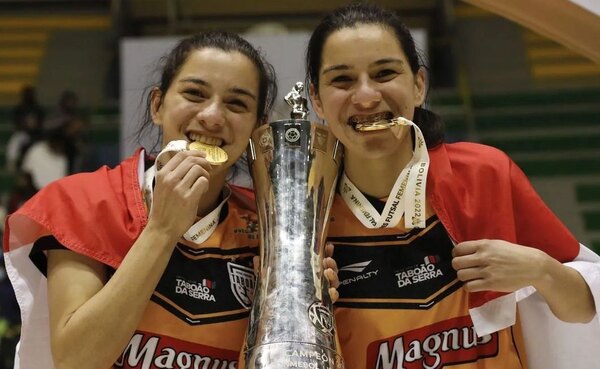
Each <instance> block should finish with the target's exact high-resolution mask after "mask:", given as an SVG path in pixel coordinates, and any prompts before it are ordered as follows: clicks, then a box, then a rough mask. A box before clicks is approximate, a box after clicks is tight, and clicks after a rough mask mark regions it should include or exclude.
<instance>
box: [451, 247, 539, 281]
mask: <svg viewBox="0 0 600 369" xmlns="http://www.w3.org/2000/svg"><path fill="white" fill-rule="evenodd" d="M452 256H453V257H454V258H453V259H452V267H453V268H454V269H455V270H456V274H457V277H458V279H459V280H461V281H463V282H464V287H465V289H466V290H467V291H470V292H475V291H499V292H514V291H516V290H518V289H520V288H523V287H526V286H530V285H531V286H534V287H535V285H536V284H538V283H539V282H540V281H541V279H542V278H543V276H544V269H543V267H544V265H545V263H546V262H547V261H548V259H551V257H550V256H548V254H546V253H544V252H543V251H541V250H538V249H535V248H532V247H527V246H521V245H516V244H514V243H510V242H506V241H501V240H476V241H466V242H461V243H459V244H458V245H456V246H455V247H454V249H453V250H452Z"/></svg>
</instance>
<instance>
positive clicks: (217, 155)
mask: <svg viewBox="0 0 600 369" xmlns="http://www.w3.org/2000/svg"><path fill="white" fill-rule="evenodd" d="M189 149H190V150H200V151H204V152H205V153H206V160H207V161H208V162H209V163H210V164H211V165H221V164H223V163H225V162H226V161H227V153H226V152H225V150H223V149H222V148H220V147H219V146H214V145H208V144H205V143H202V142H192V143H190V145H189Z"/></svg>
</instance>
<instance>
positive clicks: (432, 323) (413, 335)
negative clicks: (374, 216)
mask: <svg viewBox="0 0 600 369" xmlns="http://www.w3.org/2000/svg"><path fill="white" fill-rule="evenodd" d="M369 200H370V201H371V202H372V203H373V205H374V206H375V207H376V208H378V207H380V209H378V210H379V211H381V208H382V207H383V204H382V203H380V201H379V200H377V199H372V198H371V199H369ZM401 224H403V222H402V221H401V222H400V223H399V225H398V226H397V227H396V228H383V229H367V228H365V227H364V226H363V225H362V224H361V223H360V222H359V221H358V220H357V219H356V218H355V216H354V215H353V214H352V212H351V211H350V209H349V208H348V207H347V206H346V204H345V203H344V202H343V200H342V199H341V197H340V196H339V195H338V196H336V199H335V201H334V205H333V208H332V210H331V217H330V223H329V231H328V241H330V242H332V243H333V244H334V245H335V251H334V259H335V260H336V262H337V264H338V267H339V279H340V286H339V288H338V291H339V293H340V298H339V300H338V301H337V303H336V305H335V306H336V308H335V318H336V324H337V328H338V334H339V339H340V343H341V347H342V352H343V356H344V359H345V361H346V369H397V368H403V369H413V368H415V369H416V368H429V369H434V368H444V367H450V366H451V367H452V368H461V369H472V368H473V369H474V368H484V369H492V368H506V369H517V368H519V369H521V368H524V364H522V361H523V360H522V358H520V357H519V351H518V350H517V345H516V344H515V338H516V337H517V336H518V335H513V332H512V331H511V329H505V330H503V331H500V332H497V333H493V334H491V335H487V336H483V337H477V336H476V334H475V331H474V329H473V323H472V321H471V318H470V316H469V308H468V299H467V292H466V291H465V290H464V289H463V288H462V283H461V282H460V281H459V280H458V279H457V278H456V271H455V270H454V269H453V268H452V266H451V260H452V256H451V251H452V248H453V245H452V242H451V240H450V238H449V237H448V235H447V233H446V230H445V229H444V226H443V225H442V223H441V222H440V220H439V219H438V218H437V217H436V216H435V215H433V216H431V217H430V218H429V219H428V220H427V224H426V228H424V229H413V230H410V231H406V230H405V229H403V228H402V226H401Z"/></svg>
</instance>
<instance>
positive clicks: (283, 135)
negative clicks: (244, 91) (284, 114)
mask: <svg viewBox="0 0 600 369" xmlns="http://www.w3.org/2000/svg"><path fill="white" fill-rule="evenodd" d="M248 156H249V161H250V167H251V173H252V177H253V180H254V188H255V191H256V202H257V211H258V218H259V227H260V234H261V268H260V272H259V276H258V281H257V287H256V292H255V297H254V303H253V306H252V310H251V313H250V323H249V327H248V332H247V337H246V345H245V350H244V352H243V353H242V355H241V356H242V357H241V358H240V365H239V367H240V368H247V369H267V368H270V369H285V368H311V369H317V368H318V369H332V368H336V369H341V368H343V367H344V364H343V360H342V357H341V355H340V353H339V343H338V340H337V334H336V330H335V322H334V318H333V308H332V304H331V297H330V296H329V294H328V288H329V285H328V282H327V280H326V278H325V277H324V276H323V269H322V259H323V252H324V246H325V244H324V241H325V231H326V222H327V217H328V214H329V209H330V207H331V202H332V201H333V195H334V192H335V184H336V181H337V175H338V172H339V164H340V163H341V157H342V146H341V145H339V144H338V142H337V140H336V139H335V137H334V136H333V135H332V134H331V133H330V132H329V130H328V128H327V127H326V126H323V125H320V124H315V123H311V122H309V121H307V120H300V119H290V120H281V121H276V122H272V123H269V124H268V125H264V126H262V127H260V128H258V129H257V130H256V131H255V132H254V133H253V134H252V138H251V142H250V148H249V155H248Z"/></svg>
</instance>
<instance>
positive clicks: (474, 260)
mask: <svg viewBox="0 0 600 369" xmlns="http://www.w3.org/2000/svg"><path fill="white" fill-rule="evenodd" d="M453 256H454V258H453V260H452V266H453V267H454V269H456V270H457V276H458V279H460V280H461V281H463V282H465V288H466V289H467V290H468V291H470V292H475V291H486V290H488V291H499V292H514V291H516V290H519V289H521V288H523V287H527V286H533V287H534V288H535V289H536V290H537V291H538V292H539V293H540V294H541V295H542V296H543V297H544V299H545V300H546V302H547V303H548V306H549V308H550V310H551V311H552V312H553V314H554V315H555V316H556V317H557V318H558V319H560V320H562V321H565V322H571V323H587V322H589V321H590V320H591V319H592V318H593V317H594V316H595V314H596V306H595V303H594V299H593V296H592V293H591V291H590V288H589V287H588V285H587V283H586V281H585V280H584V279H583V277H582V276H581V275H580V274H579V273H578V272H577V271H576V270H575V269H573V268H570V267H568V266H565V265H563V264H561V263H560V262H559V261H557V260H555V259H554V258H552V257H550V256H549V255H548V254H546V253H545V252H544V251H542V250H538V249H536V248H532V247H526V246H521V245H517V244H513V243H510V242H506V241H501V240H477V241H467V242H462V243H460V244H458V245H456V247H455V248H454V250H453Z"/></svg>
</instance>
